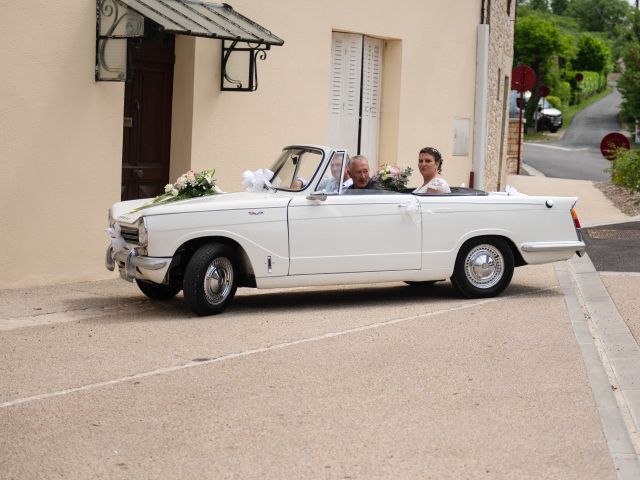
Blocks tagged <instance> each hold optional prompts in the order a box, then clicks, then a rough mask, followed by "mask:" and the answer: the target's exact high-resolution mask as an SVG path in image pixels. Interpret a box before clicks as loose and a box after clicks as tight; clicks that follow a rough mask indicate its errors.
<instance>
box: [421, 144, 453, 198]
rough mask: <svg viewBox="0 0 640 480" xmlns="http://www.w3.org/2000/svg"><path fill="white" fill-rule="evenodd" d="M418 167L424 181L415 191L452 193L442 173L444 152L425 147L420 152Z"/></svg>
mask: <svg viewBox="0 0 640 480" xmlns="http://www.w3.org/2000/svg"><path fill="white" fill-rule="evenodd" d="M418 169H419V170H420V174H421V175H422V179H423V181H424V183H423V184H422V185H421V186H420V187H418V188H416V189H415V190H414V191H413V193H451V189H450V188H449V184H448V183H447V181H446V180H445V179H444V178H442V177H441V176H440V175H439V174H440V173H442V154H441V153H440V151H439V150H438V149H437V148H433V147H424V148H423V149H422V150H420V153H419V154H418Z"/></svg>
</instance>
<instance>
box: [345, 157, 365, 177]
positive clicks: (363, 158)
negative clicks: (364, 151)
mask: <svg viewBox="0 0 640 480" xmlns="http://www.w3.org/2000/svg"><path fill="white" fill-rule="evenodd" d="M356 160H359V161H365V162H367V165H369V160H367V157H365V156H364V155H354V156H353V157H347V170H349V173H351V164H352V163H353V162H355V161H356Z"/></svg>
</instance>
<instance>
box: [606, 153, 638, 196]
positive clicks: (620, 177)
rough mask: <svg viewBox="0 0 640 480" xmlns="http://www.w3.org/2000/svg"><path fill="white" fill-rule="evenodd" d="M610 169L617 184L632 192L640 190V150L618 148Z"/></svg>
mask: <svg viewBox="0 0 640 480" xmlns="http://www.w3.org/2000/svg"><path fill="white" fill-rule="evenodd" d="M609 171H610V172H611V181H612V182H613V183H614V184H615V185H618V186H619V187H623V188H626V189H627V190H629V191H630V192H638V191H640V150H627V149H625V148H620V149H618V151H616V154H615V158H614V160H613V162H612V163H611V168H610V169H609Z"/></svg>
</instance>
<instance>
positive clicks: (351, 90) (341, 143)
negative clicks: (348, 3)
mask: <svg viewBox="0 0 640 480" xmlns="http://www.w3.org/2000/svg"><path fill="white" fill-rule="evenodd" d="M361 69H362V35H355V34H350V33H338V32H333V34H332V45H331V104H330V108H329V143H330V146H332V147H334V148H345V149H347V150H348V151H349V153H350V154H351V155H354V154H355V153H357V150H358V123H359V114H360V77H361Z"/></svg>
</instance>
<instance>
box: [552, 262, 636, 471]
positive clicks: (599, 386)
mask: <svg viewBox="0 0 640 480" xmlns="http://www.w3.org/2000/svg"><path fill="white" fill-rule="evenodd" d="M554 266H555V270H556V274H557V276H558V280H559V282H560V286H561V288H562V291H563V293H564V296H565V302H566V305H567V310H568V312H569V318H570V320H571V326H572V328H573V331H574V334H575V336H576V341H577V343H578V345H579V347H580V351H581V354H582V359H583V361H584V364H585V368H586V371H587V377H588V378H589V383H590V384H591V390H592V392H593V398H594V401H595V403H596V408H597V410H598V414H599V415H600V420H601V421H602V429H603V433H604V436H605V439H606V442H607V445H608V447H609V453H610V454H611V458H612V460H613V463H614V465H615V467H616V474H617V478H618V479H619V480H635V479H638V478H640V459H639V457H638V450H637V449H640V437H639V435H638V432H639V428H638V427H639V425H640V347H638V344H637V343H636V341H635V339H634V338H633V336H632V334H631V332H630V331H629V328H628V327H627V325H626V323H625V322H624V320H623V319H622V317H621V316H620V314H619V313H618V310H617V309H616V307H615V304H614V303H613V300H612V299H611V297H610V296H609V294H608V292H607V290H606V288H605V286H604V285H603V283H602V281H601V279H600V276H599V274H598V272H597V271H596V270H595V268H594V266H593V264H592V263H591V260H590V259H589V257H588V256H587V255H585V256H584V257H582V258H577V257H574V258H573V259H571V260H570V261H567V262H558V263H556V264H555V265H554Z"/></svg>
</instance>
